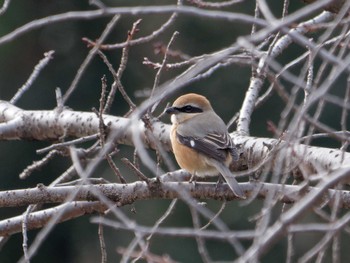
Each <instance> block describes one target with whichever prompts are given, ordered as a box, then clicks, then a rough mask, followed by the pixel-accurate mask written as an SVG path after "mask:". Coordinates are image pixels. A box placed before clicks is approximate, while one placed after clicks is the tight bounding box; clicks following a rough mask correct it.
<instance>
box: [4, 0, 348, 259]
mask: <svg viewBox="0 0 350 263" xmlns="http://www.w3.org/2000/svg"><path fill="white" fill-rule="evenodd" d="M103 2H104V3H105V4H106V5H107V6H130V5H156V4H161V5H165V4H176V1H103ZM267 2H268V4H269V6H270V7H271V6H273V8H274V14H275V15H276V16H277V17H280V14H281V10H282V4H283V1H278V2H276V1H272V0H271V1H267ZM2 3H3V1H1V0H0V5H1V4H2ZM302 6H304V5H303V4H302V3H300V2H299V1H291V3H290V8H289V11H290V13H292V12H294V11H295V10H297V9H298V8H300V7H302ZM94 8H95V7H93V6H91V5H89V1H68V0H61V1H43V0H39V1H38V0H36V1H32V0H27V1H19V0H13V1H11V2H10V6H9V8H8V10H7V11H6V12H5V13H4V14H2V15H1V16H0V37H1V36H4V35H6V34H8V33H10V32H12V31H13V30H15V29H16V28H18V27H20V26H23V25H24V24H26V23H28V22H30V21H33V20H35V19H40V18H43V17H47V16H50V15H54V14H60V13H65V12H68V11H80V10H92V9H94ZM254 8H255V1H244V2H243V3H241V4H237V5H234V6H233V7H230V8H226V10H227V11H233V12H237V13H245V14H250V15H252V16H253V14H254ZM169 16H170V15H149V16H147V15H145V16H128V15H126V16H123V17H122V18H121V19H120V20H119V21H118V22H117V25H116V26H115V27H114V29H113V30H112V32H111V33H110V34H109V37H108V38H107V40H106V41H105V43H120V42H124V41H125V39H126V37H127V32H128V30H130V29H131V27H132V24H133V23H134V22H135V21H136V20H137V19H139V18H142V22H141V23H140V25H139V29H140V31H139V32H138V33H137V34H136V37H141V36H145V35H148V34H150V33H151V32H153V31H154V30H155V29H157V28H159V26H160V25H161V24H162V23H164V22H165V21H166V20H167V19H168V18H169ZM110 19H111V17H106V18H100V19H93V20H76V21H67V22H61V23H55V24H49V25H46V26H43V27H40V28H38V29H35V30H33V31H30V32H27V33H25V34H23V35H21V36H20V37H18V38H16V39H14V40H13V41H10V42H8V43H5V44H2V45H0V99H1V100H10V99H11V98H12V96H13V95H14V94H15V93H16V91H17V90H18V89H19V88H20V87H21V86H22V85H23V84H24V83H25V82H26V80H27V79H28V77H29V76H30V74H31V73H32V71H33V68H34V66H35V65H36V64H37V63H38V62H39V61H40V60H41V59H42V58H43V56H44V55H43V54H44V53H45V52H47V51H49V50H54V51H55V54H54V56H53V59H52V60H51V61H50V62H49V65H48V66H47V67H45V68H44V69H43V70H42V72H41V73H40V75H39V77H38V78H37V79H36V81H35V82H34V83H33V85H32V86H31V88H30V90H29V91H28V92H26V93H25V94H24V95H23V97H22V98H21V99H20V100H19V101H18V103H17V104H16V105H17V106H18V107H21V108H24V109H28V110H43V109H48V110H50V109H54V108H55V106H56V101H55V88H56V87H59V88H61V89H62V92H63V93H64V92H65V91H66V90H67V89H68V87H69V86H70V84H71V83H72V80H73V79H74V76H75V75H76V74H77V71H78V68H79V66H80V65H81V63H82V62H83V60H84V59H85V57H86V56H87V54H88V52H89V48H87V46H86V44H85V43H84V42H83V41H82V38H83V37H87V38H89V39H91V40H95V39H97V38H98V37H99V36H100V35H101V33H102V31H103V30H104V28H105V27H106V24H107V23H108V22H109V21H110ZM174 31H178V32H179V36H178V37H177V38H176V40H175V42H174V43H173V44H172V49H173V50H179V51H181V52H183V53H184V54H187V55H188V56H197V55H201V54H205V53H211V52H214V51H217V50H220V49H222V48H225V47H227V46H229V45H231V44H232V43H234V42H235V41H236V39H237V37H238V36H246V35H249V34H250V32H251V25H247V24H243V23H238V22H234V23H231V22H227V21H223V20H214V19H206V18H199V17H192V16H187V15H179V16H178V18H177V19H176V21H175V23H174V24H173V25H172V26H171V27H170V28H169V29H168V30H167V31H166V32H164V33H163V34H161V35H160V36H159V37H158V38H156V39H154V40H153V41H151V42H149V43H146V44H142V45H137V46H133V47H131V48H130V52H129V60H128V63H127V67H126V70H125V73H124V75H123V77H122V83H123V85H124V87H125V89H126V91H127V93H128V94H129V96H130V97H131V98H132V100H133V101H134V102H135V103H136V104H139V103H140V102H142V101H143V100H145V99H146V98H147V97H140V96H138V95H137V94H140V91H143V92H144V91H147V90H149V89H150V88H151V87H152V86H153V81H154V76H155V74H156V70H154V69H152V68H151V67H148V66H146V65H143V64H142V61H143V58H144V57H147V58H149V59H150V60H151V61H154V62H161V61H162V59H163V54H157V52H155V51H156V48H155V46H156V45H159V43H162V44H164V45H165V46H166V45H167V44H168V42H169V40H170V38H171V36H172V34H173V32H174ZM304 51H305V50H304V49H303V48H300V47H299V46H298V45H291V47H290V48H289V49H288V51H287V52H284V54H283V55H282V56H281V57H280V58H278V61H279V62H280V63H281V64H282V65H284V64H286V63H287V62H289V61H290V60H291V58H292V57H294V58H295V57H297V56H298V54H301V53H302V52H304ZM105 54H106V55H107V56H108V58H109V60H110V62H111V63H112V64H113V65H114V67H115V69H117V68H118V66H119V62H120V56H121V49H115V50H110V51H106V52H105ZM170 61H176V59H173V58H170ZM293 70H295V72H294V73H296V74H297V70H300V69H293ZM179 72H180V71H178V70H168V71H166V72H164V73H163V75H162V78H161V83H162V82H164V81H166V80H169V79H171V78H173V77H175V76H176V75H178V74H179ZM103 75H106V77H107V80H108V84H109V85H110V84H112V82H113V78H112V77H111V75H110V73H109V71H108V68H107V67H106V65H105V64H104V63H103V62H102V60H101V59H100V57H98V56H96V57H95V58H94V59H93V61H92V63H91V64H90V65H89V66H88V68H87V70H86V71H85V73H84V75H83V77H82V79H81V81H80V82H79V83H78V86H77V89H76V90H75V92H74V93H73V94H72V96H71V97H70V98H69V100H68V101H67V103H66V106H69V107H70V108H72V109H74V110H79V111H91V109H92V108H93V107H95V108H98V105H99V97H100V92H101V78H102V76H103ZM250 77H251V68H250V67H249V66H242V65H231V66H229V67H224V68H221V69H220V70H218V71H216V72H215V73H214V74H212V75H211V76H210V77H209V78H206V79H203V80H201V81H197V82H195V83H193V84H192V85H191V86H189V87H184V88H183V89H182V90H181V91H180V92H178V93H176V94H173V97H172V98H169V100H168V101H166V102H172V101H173V100H174V98H176V97H177V96H178V95H180V94H183V93H187V92H196V93H201V94H203V95H205V96H207V97H208V98H209V99H210V100H211V101H212V104H213V107H214V109H215V110H216V112H217V113H218V114H219V115H220V116H222V118H223V119H224V120H225V122H228V121H229V120H230V119H231V117H232V116H233V115H234V114H235V113H236V112H237V111H239V109H240V107H241V104H242V101H243V98H244V95H245V92H246V90H247V87H248V85H249V80H250ZM286 85H288V84H286ZM109 87H110V86H109ZM267 87H268V84H266V85H265V86H264V88H265V89H266V88H267ZM289 88H291V87H289ZM287 89H288V87H287ZM342 92H343V91H342V90H335V94H342ZM146 93H147V92H146ZM166 102H164V103H163V104H162V105H160V106H159V108H158V113H160V112H161V111H162V110H163V109H164V107H165V104H166ZM284 107H285V105H284V103H283V101H282V100H281V99H280V98H279V97H278V96H277V95H276V94H273V96H272V97H271V98H270V99H269V101H268V103H266V104H264V105H263V106H262V107H261V108H260V109H259V110H258V111H256V112H255V113H254V114H253V119H252V123H251V135H253V136H258V137H273V136H274V135H273V134H271V133H270V132H269V131H268V130H267V126H266V123H267V121H269V120H270V121H272V122H274V123H278V121H279V119H280V117H281V116H280V115H281V112H282V110H283V109H284ZM127 111H128V105H127V104H126V103H125V101H124V100H123V98H122V97H121V96H120V95H119V94H117V96H116V99H115V102H114V104H113V107H112V110H111V114H113V115H117V116H123V115H124V114H125V113H126V112H127ZM323 117H324V119H322V120H323V121H324V122H326V123H327V124H328V125H329V126H331V127H334V128H339V127H337V125H339V120H340V116H339V108H336V109H334V110H333V111H332V110H331V111H327V114H325V115H324V116H323ZM162 121H164V122H167V123H169V122H170V121H169V118H168V117H164V118H163V119H162ZM230 129H231V131H233V130H234V129H235V126H234V125H233V126H232V127H231V128H230ZM319 144H320V145H324V146H336V145H335V144H333V142H330V141H327V140H324V141H321V142H319ZM48 145H50V142H37V141H1V142H0V180H1V183H0V189H1V190H9V189H21V188H26V187H35V186H36V185H37V184H38V183H44V184H46V185H47V184H49V183H50V182H52V181H53V180H54V179H55V178H56V177H57V176H58V175H60V174H61V173H62V172H64V171H65V169H67V168H68V167H69V166H70V164H71V162H70V160H69V158H64V157H59V158H55V159H54V160H52V161H51V162H50V163H49V164H48V165H47V166H45V167H44V168H43V169H42V170H40V171H36V172H34V173H33V174H32V176H31V177H30V178H28V179H26V180H20V179H19V178H18V175H19V174H20V173H21V172H22V171H23V169H25V168H26V167H27V166H28V165H30V164H31V163H32V162H33V161H35V160H39V159H41V158H42V156H40V155H37V154H36V152H35V151H36V150H37V149H40V148H43V147H45V146H48ZM88 145H89V144H86V146H88ZM120 150H121V151H120V153H119V154H118V155H117V156H115V158H114V159H115V161H116V163H117V165H118V166H119V167H120V169H121V172H122V174H123V175H124V176H125V177H126V178H127V179H128V180H129V181H135V180H138V179H137V178H135V177H133V176H132V175H130V174H132V173H131V172H130V170H128V168H127V167H125V165H123V164H122V163H121V162H120V159H121V158H123V157H128V158H130V159H132V154H133V148H132V147H127V146H120ZM151 154H152V155H153V156H154V158H156V157H155V154H154V153H151ZM144 172H145V173H146V174H147V175H149V176H151V173H147V170H145V169H144ZM94 176H95V177H104V178H107V179H108V180H111V181H115V176H114V175H113V174H112V171H111V169H110V168H109V166H108V165H107V164H106V163H105V162H103V163H102V164H101V165H100V166H99V168H98V169H97V171H96V173H95V174H94ZM170 202H171V201H170V200H152V201H138V202H136V203H135V204H133V205H131V206H125V207H122V208H121V209H122V210H123V211H124V212H125V213H126V214H127V215H128V216H130V218H132V219H133V220H136V221H137V222H139V223H140V224H142V225H146V226H153V225H154V223H155V221H156V220H157V219H158V218H159V217H160V216H161V215H162V214H163V213H164V212H165V210H166V209H167V207H168V205H169V204H170ZM262 204H263V203H262V201H259V200H257V201H255V202H253V203H251V204H249V205H247V206H244V207H242V206H241V205H240V204H239V203H238V202H230V203H228V204H227V205H226V208H225V210H224V212H223V214H222V219H223V220H224V221H225V222H227V224H228V226H229V227H230V228H231V229H236V230H240V229H241V230H242V229H252V228H254V226H255V222H254V220H248V219H249V218H252V217H253V216H254V215H256V213H258V212H259V211H260V209H261V206H262ZM207 206H208V207H209V208H211V209H212V210H213V211H218V210H219V209H220V207H221V202H218V201H210V200H208V201H207ZM278 208H280V207H277V208H276V211H277V210H278ZM133 210H135V211H136V212H132V211H133ZM24 211H25V208H11V209H5V208H1V212H0V219H4V218H8V217H10V216H12V215H13V216H15V215H18V214H20V213H22V212H24ZM96 216H97V215H96ZM90 218H91V216H84V217H81V218H79V219H75V220H72V221H69V222H65V223H62V224H59V225H57V226H56V227H55V228H54V230H53V231H52V232H51V234H50V235H49V236H48V238H47V239H46V241H44V243H43V245H42V246H41V248H40V249H39V252H38V253H37V254H36V255H35V256H34V258H33V261H32V262H53V263H54V262H99V261H100V249H99V241H98V236H97V225H95V224H91V223H90ZM305 220H306V221H307V220H313V219H312V218H305ZM202 223H203V224H205V221H204V220H203V222H202ZM164 226H171V227H192V226H193V223H192V219H191V214H190V211H189V209H188V207H187V206H186V205H185V204H183V203H182V202H181V201H179V202H178V204H177V206H176V209H175V210H174V212H173V214H172V215H171V216H170V217H169V218H168V219H167V220H166V221H165V223H164ZM37 232H38V231H36V230H33V231H30V232H29V233H28V234H29V245H30V244H31V242H32V240H33V239H34V238H35V235H36V234H37ZM105 238H106V244H107V252H108V256H109V262H118V261H119V258H120V254H119V253H117V248H126V247H127V246H128V244H129V242H130V241H131V240H132V238H133V235H132V233H129V232H127V231H120V230H118V231H117V230H113V229H106V230H105ZM318 238H319V237H318V236H317V235H312V236H308V235H305V236H303V235H299V236H298V240H297V241H298V242H296V244H298V246H297V248H296V253H298V254H303V253H305V251H307V249H308V248H309V247H310V245H309V243H310V242H309V241H310V240H317V239H318ZM247 244H249V243H247ZM207 246H208V248H209V251H210V254H211V256H212V258H213V259H214V260H220V261H225V260H232V259H233V258H235V257H236V255H234V254H232V253H233V252H232V248H231V247H230V246H228V245H227V244H226V243H223V242H219V241H216V240H213V241H210V242H207ZM285 248H286V243H283V242H280V243H279V244H278V245H276V246H275V248H274V249H273V250H271V251H270V252H269V253H268V254H267V255H266V256H265V257H264V259H263V260H262V262H282V261H283V260H284V259H285V257H286V254H285V253H286V249H285ZM150 250H151V251H152V252H153V253H155V254H158V255H166V254H167V255H169V256H170V258H172V259H173V260H175V261H179V262H201V258H200V256H199V254H198V252H197V244H196V241H195V239H190V238H168V237H162V236H157V237H154V238H153V239H152V241H151V249H150ZM179 250H181V251H179ZM22 254H23V251H22V235H21V234H16V235H14V236H12V237H11V238H10V239H9V241H8V242H7V243H6V244H5V245H4V246H3V247H2V249H1V251H0V262H3V263H8V262H16V261H17V260H19V258H20V257H21V256H22ZM345 257H347V259H348V260H349V257H350V256H345ZM344 262H345V261H344Z"/></svg>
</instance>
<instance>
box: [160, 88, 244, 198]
mask: <svg viewBox="0 0 350 263" xmlns="http://www.w3.org/2000/svg"><path fill="white" fill-rule="evenodd" d="M165 112H166V113H167V114H170V115H171V117H170V119H171V122H172V126H171V131H170V141H171V146H172V149H173V153H174V155H175V159H176V161H177V163H178V164H179V166H180V167H181V168H182V169H185V170H186V171H188V172H189V173H190V174H192V176H195V177H206V176H217V175H219V174H221V175H222V176H223V178H224V179H225V181H226V182H227V184H228V185H229V187H230V188H231V190H232V192H233V193H234V194H235V195H236V196H237V197H240V198H242V199H244V198H245V197H244V194H243V191H242V189H241V187H240V186H239V184H238V182H237V180H236V179H235V178H234V176H233V174H232V173H231V171H230V169H229V165H230V164H231V162H232V161H238V159H239V155H238V151H237V148H236V146H235V144H234V143H233V141H232V139H231V137H230V135H229V133H228V131H227V127H226V125H225V123H224V121H223V120H222V119H221V118H220V117H219V116H218V115H217V114H216V113H215V111H214V110H213V108H212V106H211V104H210V102H209V100H208V99H207V98H206V97H204V96H202V95H200V94H196V93H188V94H185V95H182V96H180V97H178V98H177V99H176V100H175V101H174V103H173V104H172V106H170V107H168V108H166V110H165Z"/></svg>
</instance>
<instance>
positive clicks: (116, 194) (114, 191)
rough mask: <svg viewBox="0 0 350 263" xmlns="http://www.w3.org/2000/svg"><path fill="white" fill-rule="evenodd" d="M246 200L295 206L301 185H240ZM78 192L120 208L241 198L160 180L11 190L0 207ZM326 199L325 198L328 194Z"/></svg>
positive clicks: (81, 197)
mask: <svg viewBox="0 0 350 263" xmlns="http://www.w3.org/2000/svg"><path fill="white" fill-rule="evenodd" d="M240 186H241V187H242V190H243V191H244V193H245V195H246V196H247V198H249V197H253V196H257V197H258V198H265V197H266V196H267V195H268V194H269V193H274V194H275V195H276V198H279V199H280V200H281V202H285V203H293V202H295V201H297V200H299V199H300V196H299V192H300V190H301V186H296V185H279V184H269V183H260V182H249V183H240ZM76 190H77V194H76V196H75V198H74V201H99V200H100V199H99V195H100V194H101V195H103V196H105V197H107V198H109V199H110V200H112V201H113V202H115V203H117V205H118V206H124V205H127V204H132V203H134V202H135V201H136V200H149V199H174V198H181V197H182V195H181V192H182V191H184V190H185V191H187V192H188V193H190V195H191V196H192V197H193V198H196V199H214V200H235V199H238V197H237V196H235V195H234V194H233V193H232V191H230V189H229V187H228V186H227V184H220V185H216V184H215V183H207V182H197V183H196V184H194V183H188V182H160V181H158V180H157V179H152V180H150V183H149V184H147V183H146V182H141V181H137V182H134V183H130V184H117V183H113V184H99V185H82V186H59V187H46V186H43V185H39V186H38V187H36V188H30V189H24V190H9V191H1V192H0V207H20V206H27V205H30V204H44V203H46V204H48V203H63V202H65V201H66V200H67V197H68V196H70V194H71V193H72V192H74V191H76ZM312 191H318V190H317V187H309V188H307V189H306V190H305V189H303V190H302V192H303V194H305V193H308V192H312ZM336 192H340V193H341V195H342V200H343V202H342V207H344V208H350V191H338V190H329V191H328V193H327V194H328V195H329V196H333V195H334V194H335V193H336ZM325 198H326V195H325Z"/></svg>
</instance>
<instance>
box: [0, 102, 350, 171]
mask: <svg viewBox="0 0 350 263" xmlns="http://www.w3.org/2000/svg"><path fill="white" fill-rule="evenodd" d="M103 120H104V123H105V124H106V125H107V126H108V131H109V132H110V133H111V134H113V135H115V138H114V140H115V141H116V142H117V143H120V144H126V145H134V143H133V134H132V132H133V131H135V130H137V131H138V132H139V133H140V134H141V138H142V141H143V143H144V144H145V146H146V147H148V148H152V149H155V148H156V145H157V144H159V143H161V144H162V146H163V147H164V149H166V150H170V149H171V146H170V140H169V131H170V126H169V125H167V124H164V123H162V122H159V121H154V122H153V123H152V130H150V129H146V127H145V125H144V123H143V122H142V121H141V120H140V121H139V122H138V123H137V124H136V125H131V121H130V120H129V119H127V118H122V117H115V116H110V115H104V117H103ZM135 126H136V127H135ZM98 132H99V119H98V117H97V116H96V115H95V114H94V113H91V112H78V111H72V110H69V109H63V110H62V111H56V110H52V111H26V110H22V109H20V108H17V107H15V106H13V105H12V104H10V103H8V102H6V101H0V140H11V139H30V140H58V139H60V138H62V137H63V136H66V137H83V136H88V135H92V134H97V133H98ZM233 139H234V141H235V143H236V144H238V145H240V148H241V158H240V159H241V160H240V162H239V167H236V169H237V170H244V169H247V168H249V169H251V170H252V171H256V170H258V169H260V168H262V167H263V166H264V164H269V165H271V163H274V160H275V158H276V157H277V156H282V157H283V158H285V159H286V160H288V163H287V164H286V167H285V168H284V171H291V170H294V169H296V168H297V169H298V170H302V171H303V172H304V173H305V172H307V173H308V175H310V174H314V173H319V172H322V171H326V172H329V171H332V170H335V169H338V168H340V167H344V166H346V165H349V163H350V154H349V153H347V152H343V151H340V150H338V149H331V148H320V147H311V146H307V145H302V144H298V143H292V142H289V143H287V142H284V141H280V140H276V139H271V138H255V137H249V136H237V135H234V134H233Z"/></svg>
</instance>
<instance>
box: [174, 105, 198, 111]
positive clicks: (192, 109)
mask: <svg viewBox="0 0 350 263" xmlns="http://www.w3.org/2000/svg"><path fill="white" fill-rule="evenodd" d="M176 109H177V110H178V111H180V112H186V113H199V112H203V110H202V109H201V108H198V107H196V106H192V105H186V106H183V107H181V108H176Z"/></svg>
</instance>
